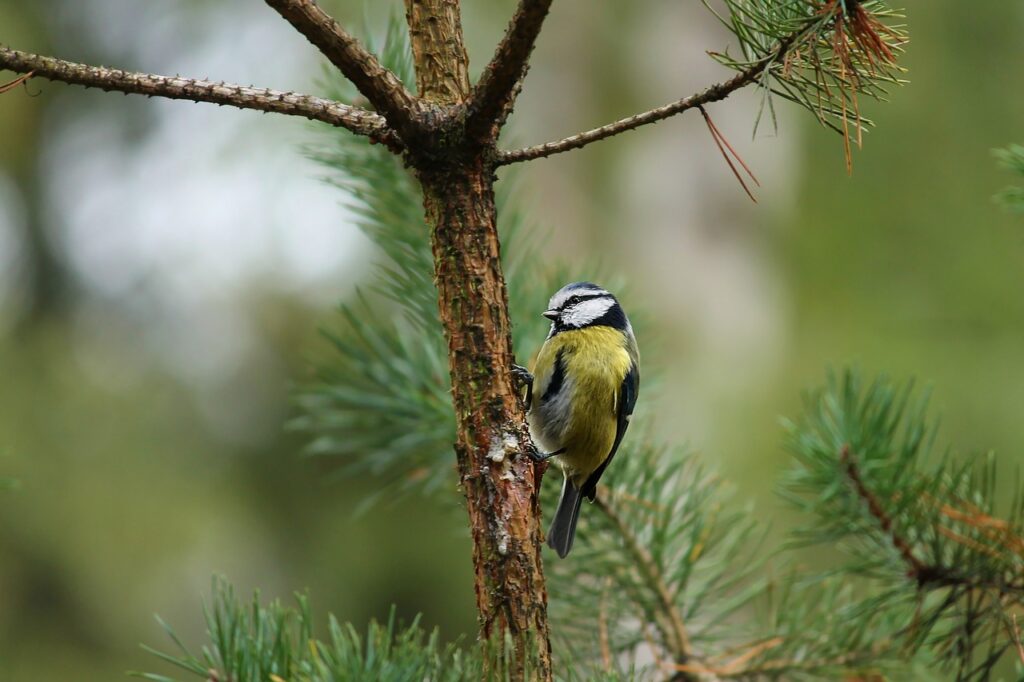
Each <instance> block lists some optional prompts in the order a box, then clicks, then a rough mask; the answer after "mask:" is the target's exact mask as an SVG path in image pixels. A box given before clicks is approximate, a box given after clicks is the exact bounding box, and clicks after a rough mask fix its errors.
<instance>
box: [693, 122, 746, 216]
mask: <svg viewBox="0 0 1024 682" xmlns="http://www.w3.org/2000/svg"><path fill="white" fill-rule="evenodd" d="M698 108H699V109H700V113H701V115H702V116H704V122H705V123H706V124H707V126H708V132H710V133H711V137H712V139H714V141H715V144H716V145H717V146H718V151H720V152H722V157H723V158H724V159H725V162H726V163H727V164H729V168H730V169H731V170H732V174H733V175H735V176H736V179H737V180H738V181H739V183H740V186H741V187H742V188H743V191H744V192H746V193H747V196H748V197H750V200H751V201H753V202H754V203H755V204H756V203H757V199H756V198H755V197H754V194H753V193H752V192H751V191H750V187H748V186H747V183H746V182H745V181H744V180H743V176H742V175H740V172H739V171H738V170H737V169H736V165H735V164H734V163H733V162H732V159H731V158H730V157H729V152H732V155H733V156H734V157H736V160H737V161H738V162H739V164H740V165H741V166H742V167H743V170H745V171H746V172H747V175H749V176H750V179H751V180H753V181H754V184H755V185H757V186H758V187H760V186H761V183H760V182H759V181H758V179H757V177H756V176H755V175H754V173H753V172H752V171H751V170H750V167H749V166H747V164H746V163H745V162H744V161H743V159H742V158H741V157H740V155H739V154H737V153H736V150H735V149H733V147H732V145H731V144H729V141H728V140H727V139H725V136H724V135H722V132H721V131H720V130H719V129H718V126H716V125H715V123H714V121H712V120H711V117H710V116H709V115H708V112H707V111H705V110H704V107H698ZM726 149H728V151H726Z"/></svg>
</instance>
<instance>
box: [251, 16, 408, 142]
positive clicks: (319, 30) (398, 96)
mask: <svg viewBox="0 0 1024 682" xmlns="http://www.w3.org/2000/svg"><path fill="white" fill-rule="evenodd" d="M266 3H267V4H268V5H269V6H270V7H272V8H273V9H275V10H277V12H278V13H279V14H280V15H281V16H282V17H284V18H285V19H287V20H288V23H290V24H291V25H292V26H294V27H295V30H297V31H298V32H299V33H301V34H302V35H304V36H306V38H307V39H308V40H309V42H311V43H313V45H315V46H316V47H317V49H319V50H320V52H322V53H323V55H324V56H325V57H327V59H329V60H330V62H331V63H332V64H334V66H336V67H337V68H338V70H339V71H341V73H342V74H344V75H345V77H346V78H348V79H349V80H350V81H352V83H353V84H354V85H355V86H356V88H357V89H358V90H359V92H360V93H362V94H363V96H364V97H366V99H368V100H370V104H372V105H373V107H374V109H376V110H377V111H378V112H380V113H381V114H382V115H383V116H384V118H386V119H387V120H388V122H389V123H390V124H391V126H392V127H393V128H394V129H395V130H396V131H398V133H399V134H400V135H402V136H403V138H405V139H408V138H409V137H410V136H411V135H413V134H415V133H416V132H419V130H420V126H419V124H418V122H417V121H416V115H417V113H418V111H419V109H420V103H419V100H418V99H417V98H416V96H415V95H413V94H412V93H410V92H409V91H408V90H406V88H405V86H404V85H402V81H400V80H399V79H398V76H396V75H395V74H394V73H392V72H391V71H389V70H388V69H386V68H384V67H383V66H382V65H381V63H380V61H378V60H377V57H375V56H374V55H373V54H372V53H371V52H369V51H368V50H367V49H366V48H365V47H363V46H362V44H361V43H360V42H359V41H358V40H356V39H355V38H354V37H353V36H352V35H350V34H349V33H348V32H346V31H345V29H343V28H342V27H341V26H339V25H338V22H336V21H335V20H334V19H333V18H332V17H331V16H330V15H329V14H327V13H326V12H324V11H323V10H322V9H320V7H319V6H318V5H317V4H316V3H315V2H313V0H266Z"/></svg>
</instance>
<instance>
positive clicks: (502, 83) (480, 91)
mask: <svg viewBox="0 0 1024 682" xmlns="http://www.w3.org/2000/svg"><path fill="white" fill-rule="evenodd" d="M551 2H552V0H520V2H519V8H518V9H517V10H516V13H515V14H514V15H513V16H512V21H511V22H510V23H509V26H508V30H507V31H506V32H505V37H504V38H502V39H501V42H500V43H499V44H498V49H497V50H496V51H495V52H494V57H492V58H491V62H490V63H489V64H488V65H487V68H486V69H484V72H483V75H481V76H480V82H479V83H477V85H476V87H475V88H474V89H473V93H472V95H471V96H470V100H469V116H468V117H467V119H466V133H467V135H468V136H469V137H470V139H474V140H477V141H479V142H487V141H492V140H494V139H495V138H496V137H497V133H498V131H499V130H500V128H501V126H502V124H503V123H504V122H505V119H506V118H507V117H508V114H509V113H510V112H511V110H512V104H513V103H514V101H515V97H516V95H517V94H518V92H519V88H518V87H517V84H518V83H519V82H520V81H522V79H523V78H524V77H525V76H526V72H527V70H528V69H529V60H530V53H531V52H533V46H534V44H535V43H536V41H537V36H538V35H539V34H540V29H541V26H542V25H543V24H544V18H545V17H546V16H547V14H548V9H549V8H550V7H551Z"/></svg>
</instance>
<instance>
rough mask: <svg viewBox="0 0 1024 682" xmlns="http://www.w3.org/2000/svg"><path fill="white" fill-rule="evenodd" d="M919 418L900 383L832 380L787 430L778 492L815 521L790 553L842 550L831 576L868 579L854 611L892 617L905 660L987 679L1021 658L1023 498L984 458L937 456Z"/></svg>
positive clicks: (1013, 480) (919, 400)
mask: <svg viewBox="0 0 1024 682" xmlns="http://www.w3.org/2000/svg"><path fill="white" fill-rule="evenodd" d="M926 408H927V395H924V396H920V395H917V394H915V393H914V392H913V390H912V387H911V386H910V385H905V386H902V387H897V386H894V385H893V384H892V383H891V382H889V381H887V380H886V379H884V378H881V379H878V380H876V381H874V382H872V383H870V384H865V383H864V382H863V381H862V380H861V378H860V377H859V376H858V374H857V373H855V372H852V371H846V372H844V373H842V374H841V375H831V376H830V377H829V379H828V383H827V386H826V387H825V388H824V389H823V390H821V391H818V392H816V393H814V394H811V395H809V396H808V397H807V398H806V406H805V412H804V415H803V416H802V417H801V418H800V419H798V420H797V421H794V422H791V423H790V424H789V425H788V430H789V445H788V447H789V450H790V451H791V452H792V453H793V455H794V457H795V459H796V466H795V467H794V468H793V469H791V470H790V471H789V472H787V474H786V475H785V477H784V478H783V480H782V492H783V495H784V496H785V497H786V499H788V500H789V501H790V502H792V503H793V504H794V505H795V506H796V507H797V508H798V509H800V510H801V511H803V512H805V513H806V514H808V515H809V516H811V517H812V518H813V519H814V522H813V523H812V524H809V525H807V526H805V527H803V528H801V529H799V530H797V531H796V533H795V534H794V539H795V541H796V543H797V544H799V545H815V546H829V547H838V548H840V550H841V551H842V552H843V554H844V556H845V557H846V560H845V561H844V563H843V564H842V565H841V566H840V567H838V568H837V569H836V573H837V574H840V575H845V576H852V577H859V578H863V579H865V580H868V581H870V584H871V585H872V586H873V589H874V591H875V592H876V596H875V597H873V598H872V599H870V600H869V601H867V602H866V603H865V610H864V613H882V612H885V611H889V612H891V613H892V614H893V615H894V618H896V620H897V621H899V628H898V629H897V630H896V631H895V632H894V635H895V636H896V637H897V638H898V639H899V641H900V643H901V645H902V646H903V647H904V648H905V649H906V650H907V651H911V652H913V651H918V650H927V651H929V652H930V653H931V655H932V656H934V658H935V659H936V660H937V661H938V662H939V663H940V664H941V666H942V667H944V668H945V669H947V670H949V671H951V672H952V673H954V674H955V676H956V679H957V680H958V681H960V680H964V681H966V680H985V679H989V678H990V675H991V674H992V670H993V669H994V668H995V666H996V665H997V664H998V663H999V662H1000V660H1005V659H1004V656H1012V657H1016V656H1017V655H1018V651H1019V649H1018V645H1019V643H1020V636H1019V633H1018V632H1017V630H1016V628H1015V626H1014V617H1015V616H1014V614H1015V613H1017V612H1019V610H1020V609H1021V607H1022V606H1024V577H1022V576H1024V496H1022V494H1021V486H1020V480H1019V477H1009V478H1008V477H1006V476H1005V475H1003V476H1000V475H999V472H998V467H997V463H996V458H995V456H994V455H993V454H992V453H988V454H987V455H984V456H981V457H973V458H969V459H967V460H966V461H958V460H957V459H956V458H954V457H953V456H952V455H951V454H950V453H949V452H945V453H941V454H936V453H935V452H934V442H935V426H934V425H933V424H932V423H930V422H929V421H928V419H927V416H926ZM1000 482H1001V484H1002V485H1000ZM1000 488H1002V491H1005V490H1006V489H1007V488H1011V489H1012V491H1013V492H1012V494H1011V499H1010V501H1009V502H1006V501H1000V495H999V493H1000V492H1002V491H1001V490H1000Z"/></svg>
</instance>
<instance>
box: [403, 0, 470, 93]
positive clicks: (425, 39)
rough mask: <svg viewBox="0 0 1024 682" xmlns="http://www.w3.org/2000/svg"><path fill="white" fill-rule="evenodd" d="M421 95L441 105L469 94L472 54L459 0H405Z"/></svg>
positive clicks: (410, 42) (417, 84)
mask: <svg viewBox="0 0 1024 682" xmlns="http://www.w3.org/2000/svg"><path fill="white" fill-rule="evenodd" d="M405 18H406V21H407V23H408V24H409V44H410V47H411V48H412V56H413V64H415V65H416V87H417V89H418V92H419V94H420V97H422V98H423V99H425V100H427V101H428V102H432V103H434V104H440V105H442V106H450V105H453V104H459V103H461V102H464V101H465V100H466V97H467V96H468V95H469V55H468V54H467V53H466V44H465V41H464V40H463V37H462V13H461V8H460V7H459V2H458V0H405Z"/></svg>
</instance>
